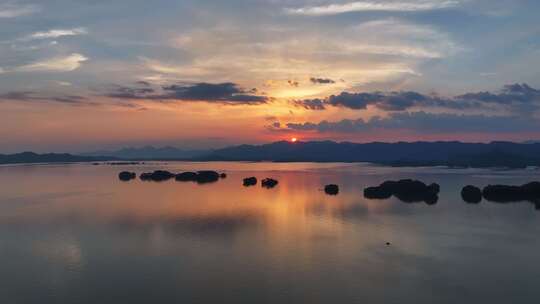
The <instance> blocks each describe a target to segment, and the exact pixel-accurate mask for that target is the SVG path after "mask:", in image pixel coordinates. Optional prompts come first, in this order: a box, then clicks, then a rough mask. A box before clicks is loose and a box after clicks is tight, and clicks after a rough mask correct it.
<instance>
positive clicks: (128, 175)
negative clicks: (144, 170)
mask: <svg viewBox="0 0 540 304" xmlns="http://www.w3.org/2000/svg"><path fill="white" fill-rule="evenodd" d="M118 178H119V179H120V180H121V181H124V182H129V181H130V180H132V179H135V178H137V174H135V173H134V172H128V171H123V172H120V174H118Z"/></svg>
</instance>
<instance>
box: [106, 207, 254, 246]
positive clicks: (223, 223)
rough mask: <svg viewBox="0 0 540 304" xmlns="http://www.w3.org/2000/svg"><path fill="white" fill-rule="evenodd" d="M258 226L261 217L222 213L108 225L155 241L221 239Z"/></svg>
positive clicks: (247, 214) (129, 221) (115, 221)
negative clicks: (174, 237)
mask: <svg viewBox="0 0 540 304" xmlns="http://www.w3.org/2000/svg"><path fill="white" fill-rule="evenodd" d="M260 223H261V216H260V215H258V214H256V213H247V212H239V213H226V214H225V213H224V214H199V215H178V216H173V217H156V218H147V219H138V218H133V217H129V218H128V217H124V218H119V219H117V220H114V221H113V222H112V223H111V226H113V227H114V228H115V230H117V231H120V232H145V233H150V234H151V235H152V236H153V237H154V238H156V240H157V238H163V237H164V236H166V235H182V234H188V235H195V236H202V237H211V236H216V237H223V236H230V235H234V234H235V233H237V232H239V231H241V230H244V229H247V228H250V227H252V226H256V225H258V224H260Z"/></svg>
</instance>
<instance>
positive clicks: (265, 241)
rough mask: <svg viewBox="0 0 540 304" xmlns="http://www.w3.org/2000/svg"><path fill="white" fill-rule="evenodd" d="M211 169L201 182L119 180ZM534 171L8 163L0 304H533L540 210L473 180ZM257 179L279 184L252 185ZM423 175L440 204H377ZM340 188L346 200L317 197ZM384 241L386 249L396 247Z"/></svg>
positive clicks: (529, 177) (526, 178)
mask: <svg viewBox="0 0 540 304" xmlns="http://www.w3.org/2000/svg"><path fill="white" fill-rule="evenodd" d="M126 169H127V170H130V171H134V172H137V173H138V174H140V173H141V172H148V171H153V170H155V169H166V170H169V171H172V172H181V171H186V170H203V169H215V170H218V171H219V172H226V173H227V174H228V177H227V178H226V179H222V180H220V181H219V182H217V183H213V184H206V185H197V184H194V183H181V182H176V181H169V182H162V183H155V182H142V181H140V180H138V179H137V180H135V181H132V182H127V183H126V182H121V181H119V180H118V177H117V174H118V172H119V171H122V170H126ZM538 173H539V171H536V170H511V171H497V170H477V169H466V170H465V169H460V170H457V169H456V170H454V169H445V168H414V169H412V168H389V167H379V166H374V165H367V164H312V163H295V164H285V163H283V164H279V163H182V162H170V163H147V164H145V165H134V166H127V167H126V166H122V167H119V166H108V165H101V166H92V165H89V164H77V165H36V166H30V165H28V166H27V165H21V166H1V167H0V184H1V185H2V191H1V192H0V265H1V266H0V286H2V288H0V302H1V303H173V302H176V303H180V302H183V303H217V302H220V303H240V302H241V303H537V299H538V298H539V296H540V291H539V289H538V288H537V287H538V279H539V275H540V266H539V264H538V253H539V252H540V243H539V242H538V235H539V233H540V212H538V211H536V210H535V206H534V205H533V204H531V203H527V202H523V203H513V204H496V203H490V202H486V201H483V202H482V203H480V204H478V205H471V204H466V203H465V202H463V201H462V199H461V198H460V194H459V193H460V191H461V188H462V187H463V186H465V185H467V184H473V185H476V186H485V185H487V184H495V183H497V184H516V185H518V184H523V183H526V182H530V181H534V180H538V179H539V178H538ZM249 176H256V177H257V178H259V180H260V179H262V178H265V177H272V178H275V179H277V180H279V185H278V186H277V187H276V188H274V189H264V188H261V187H260V185H258V186H256V187H249V188H246V187H243V186H242V179H243V178H245V177H249ZM401 178H414V179H419V180H422V181H424V182H426V183H431V182H437V183H439V184H440V185H441V194H440V199H439V201H438V204H436V205H433V206H429V205H426V204H424V203H414V204H410V203H403V202H400V201H399V200H397V199H395V198H391V199H389V200H382V201H380V200H368V199H365V198H364V197H363V189H364V188H365V187H367V186H374V185H378V184H379V183H381V182H383V181H385V180H388V179H392V180H396V179H401ZM329 183H336V184H339V185H340V193H339V195H337V196H327V195H325V194H324V192H323V191H322V188H323V187H324V185H325V184H329ZM387 242H389V243H390V245H389V246H388V245H387V244H386V243H387Z"/></svg>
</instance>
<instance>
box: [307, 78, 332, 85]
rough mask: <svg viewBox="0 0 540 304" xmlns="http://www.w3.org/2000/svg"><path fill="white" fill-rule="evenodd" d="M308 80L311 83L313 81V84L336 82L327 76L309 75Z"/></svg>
mask: <svg viewBox="0 0 540 304" xmlns="http://www.w3.org/2000/svg"><path fill="white" fill-rule="evenodd" d="M309 80H310V81H311V83H313V84H333V83H336V82H335V81H334V80H332V79H329V78H315V77H311V78H310V79H309Z"/></svg>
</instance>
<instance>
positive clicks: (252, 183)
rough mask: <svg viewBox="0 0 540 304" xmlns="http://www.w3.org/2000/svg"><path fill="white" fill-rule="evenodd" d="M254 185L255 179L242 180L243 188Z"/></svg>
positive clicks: (255, 183)
mask: <svg viewBox="0 0 540 304" xmlns="http://www.w3.org/2000/svg"><path fill="white" fill-rule="evenodd" d="M255 185H257V178H256V177H248V178H244V186H245V187H249V186H255Z"/></svg>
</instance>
